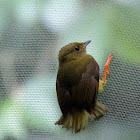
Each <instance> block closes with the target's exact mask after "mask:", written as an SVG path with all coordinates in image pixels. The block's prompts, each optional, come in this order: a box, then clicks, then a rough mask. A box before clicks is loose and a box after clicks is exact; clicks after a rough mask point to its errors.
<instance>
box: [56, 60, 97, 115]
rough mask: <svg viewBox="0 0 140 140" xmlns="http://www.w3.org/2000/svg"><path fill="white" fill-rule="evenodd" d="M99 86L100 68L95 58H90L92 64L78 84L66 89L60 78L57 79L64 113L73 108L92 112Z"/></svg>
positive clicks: (88, 66) (57, 87)
mask: <svg viewBox="0 0 140 140" xmlns="http://www.w3.org/2000/svg"><path fill="white" fill-rule="evenodd" d="M98 85H99V66H98V64H97V63H96V61H95V60H94V59H93V58H90V63H89V64H88V65H87V67H86V70H85V72H84V73H83V74H82V76H81V79H80V81H79V82H78V84H73V85H72V86H70V87H69V88H65V87H63V86H61V85H60V81H59V78H57V81H56V90H57V97H58V102H59V105H60V109H61V111H62V113H63V114H65V113H67V112H69V110H70V109H71V108H72V107H77V108H79V109H80V108H81V109H83V108H85V109H86V110H87V111H89V112H90V110H91V109H92V108H93V105H94V102H95V100H96V96H97V94H98Z"/></svg>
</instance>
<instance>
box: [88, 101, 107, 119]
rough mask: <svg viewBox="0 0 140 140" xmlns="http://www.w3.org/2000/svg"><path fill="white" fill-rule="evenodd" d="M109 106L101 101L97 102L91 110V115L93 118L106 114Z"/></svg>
mask: <svg viewBox="0 0 140 140" xmlns="http://www.w3.org/2000/svg"><path fill="white" fill-rule="evenodd" d="M107 110H108V108H107V107H106V106H105V105H103V104H102V103H100V102H98V101H97V102H96V103H95V106H94V108H93V110H92V111H91V115H90V117H91V118H92V119H97V118H99V117H102V116H104V115H105V113H106V111H107Z"/></svg>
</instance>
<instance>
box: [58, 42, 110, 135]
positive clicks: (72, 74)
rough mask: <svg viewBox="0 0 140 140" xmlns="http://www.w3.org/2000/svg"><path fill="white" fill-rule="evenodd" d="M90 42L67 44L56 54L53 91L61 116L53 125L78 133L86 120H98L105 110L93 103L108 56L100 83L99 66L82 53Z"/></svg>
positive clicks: (102, 81)
mask: <svg viewBox="0 0 140 140" xmlns="http://www.w3.org/2000/svg"><path fill="white" fill-rule="evenodd" d="M90 42H91V41H90V40H88V41H86V42H82V43H78V42H75V43H70V44H68V45H66V46H64V47H63V48H61V50H60V51H59V70H58V74H57V81H56V90H57V97H58V102H59V105H60V109H61V111H62V114H63V115H62V117H61V118H60V119H59V120H58V121H57V122H56V123H55V124H58V125H62V127H65V128H67V129H69V128H72V130H73V132H75V133H76V132H78V131H80V130H81V129H84V128H85V127H86V126H87V125H88V119H89V118H93V119H96V118H99V117H101V116H103V115H104V114H105V112H106V111H107V107H105V106H104V105H103V104H101V103H99V102H98V101H97V95H98V91H99V90H100V89H101V90H102V89H103V86H104V85H105V83H106V73H109V71H108V66H109V62H110V61H111V59H112V57H111V55H109V58H108V61H107V63H106V65H105V72H104V77H103V80H99V65H98V64H97V62H96V61H95V59H94V58H93V57H92V56H91V55H88V54H87V53H86V46H87V45H88V44H89V43H90Z"/></svg>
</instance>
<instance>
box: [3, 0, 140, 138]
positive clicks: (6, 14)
mask: <svg viewBox="0 0 140 140" xmlns="http://www.w3.org/2000/svg"><path fill="white" fill-rule="evenodd" d="M139 7H140V1H139V0H133V1H132V0H108V1H103V0H100V1H96V0H69V1H65V0H57V1H56V0H46V1H44V0H22V1H18V0H12V1H10V0H7V1H5V0H1V1H0V118H1V119H0V139H5V140H7V139H14V140H17V139H18V140H25V139H26V140H27V139H28V140H46V139H47V140H54V139H57V140H59V139H67V140H69V139H70V140H71V139H74V140H85V139H88V140H91V139H95V140H112V139H113V140H118V139H120V140H126V139H127V140H139V139H140V46H139V45H140V9H139ZM89 39H90V40H92V42H91V43H90V45H88V47H87V53H89V54H91V55H92V56H93V57H94V58H95V59H96V60H97V62H98V63H99V65H100V78H102V76H103V71H104V64H105V62H106V60H107V58H108V55H109V54H110V53H111V54H112V55H113V59H112V61H111V64H110V75H109V76H108V77H107V84H106V86H105V88H104V91H103V92H102V93H101V94H100V95H99V97H98V100H99V101H100V102H102V103H104V104H105V105H106V106H107V107H108V108H109V111H108V112H107V114H106V115H105V116H104V117H102V118H100V119H98V120H96V121H89V125H88V128H86V129H85V130H83V131H81V132H80V133H77V134H72V132H71V130H68V131H66V130H65V129H62V128H61V127H59V126H55V125H54V123H55V122H56V121H57V120H58V119H59V118H60V116H61V111H60V108H59V105H58V102H57V96H56V90H55V82H56V75H57V70H58V60H57V56H58V51H59V50H60V48H61V47H62V46H64V45H66V44H68V43H70V42H75V41H76V42H83V41H86V40H89Z"/></svg>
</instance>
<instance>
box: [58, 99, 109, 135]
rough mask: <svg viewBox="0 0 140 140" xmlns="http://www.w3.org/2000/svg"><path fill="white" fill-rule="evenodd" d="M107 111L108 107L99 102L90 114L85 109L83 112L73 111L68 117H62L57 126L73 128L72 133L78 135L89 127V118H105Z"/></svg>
mask: <svg viewBox="0 0 140 140" xmlns="http://www.w3.org/2000/svg"><path fill="white" fill-rule="evenodd" d="M106 111H107V107H105V105H103V104H101V103H100V102H98V101H97V102H96V103H95V106H94V108H93V109H92V111H91V113H90V114H89V113H88V112H87V111H86V110H85V109H84V110H82V111H79V110H76V109H73V110H72V111H71V112H69V113H67V114H66V115H62V116H61V118H60V119H59V120H58V121H57V122H56V123H55V125H62V127H63V128H66V129H70V128H72V131H73V132H74V133H77V132H79V131H80V130H82V129H84V128H85V127H87V125H88V118H89V117H90V118H91V119H97V118H99V117H101V116H103V115H104V114H105V113H106Z"/></svg>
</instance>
